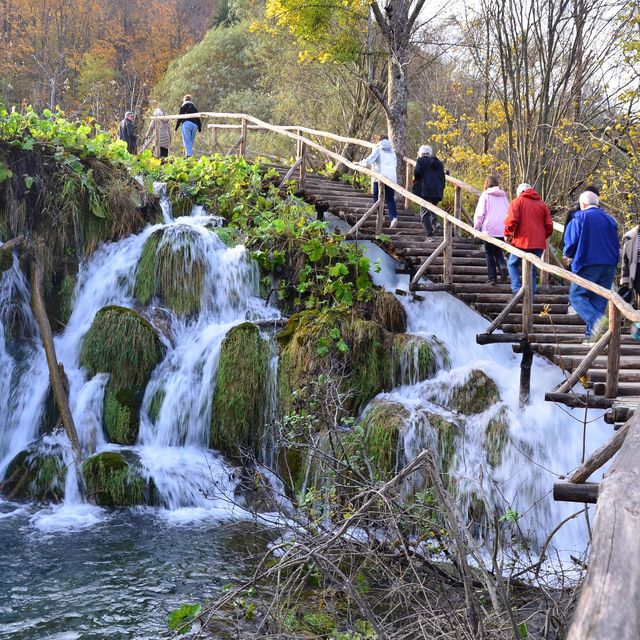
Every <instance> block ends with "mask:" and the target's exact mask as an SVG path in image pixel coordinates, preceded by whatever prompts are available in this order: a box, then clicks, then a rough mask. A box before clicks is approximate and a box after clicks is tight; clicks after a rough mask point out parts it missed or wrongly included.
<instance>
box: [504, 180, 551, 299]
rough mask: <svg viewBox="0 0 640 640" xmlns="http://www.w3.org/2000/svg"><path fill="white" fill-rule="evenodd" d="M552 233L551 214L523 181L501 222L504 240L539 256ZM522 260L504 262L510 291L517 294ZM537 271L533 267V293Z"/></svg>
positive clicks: (520, 278)
mask: <svg viewBox="0 0 640 640" xmlns="http://www.w3.org/2000/svg"><path fill="white" fill-rule="evenodd" d="M552 233H553V221H552V220H551V211H549V207H548V206H547V205H546V204H545V203H544V202H543V201H542V198H540V196H539V195H538V193H537V192H536V191H535V190H534V189H533V187H532V186H531V185H530V184H528V183H526V182H523V183H522V184H520V185H518V188H517V189H516V197H515V198H514V199H513V200H512V201H511V204H510V205H509V210H508V211H507V217H506V218H505V219H504V236H505V241H506V242H509V243H510V244H511V245H513V246H514V247H517V248H518V249H520V250H521V251H526V252H527V253H533V254H534V255H536V256H538V258H539V257H541V256H542V254H543V252H544V250H545V248H546V246H547V238H549V236H551V234H552ZM521 262H522V259H521V258H518V256H515V255H513V254H511V255H510V256H509V260H508V262H507V267H508V269H509V278H510V279H511V291H512V292H513V293H518V291H519V290H520V288H521V287H522V276H521V271H520V266H521V264H520V263H521ZM537 277H538V270H537V269H536V268H535V267H534V268H533V293H534V294H535V292H536V278H537Z"/></svg>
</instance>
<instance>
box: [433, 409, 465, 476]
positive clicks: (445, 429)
mask: <svg viewBox="0 0 640 640" xmlns="http://www.w3.org/2000/svg"><path fill="white" fill-rule="evenodd" d="M425 415H426V417H427V419H428V420H429V424H430V425H431V427H432V428H433V429H434V430H435V431H436V433H437V441H438V456H439V458H440V471H441V472H442V473H444V474H446V473H448V472H449V469H450V468H451V462H452V461H453V456H454V455H455V452H456V446H455V441H456V434H457V433H458V432H459V428H458V426H457V425H455V424H454V423H453V422H450V421H449V420H447V419H446V418H445V417H444V416H441V415H439V414H437V413H431V412H430V411H428V412H425Z"/></svg>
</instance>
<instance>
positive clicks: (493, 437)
mask: <svg viewBox="0 0 640 640" xmlns="http://www.w3.org/2000/svg"><path fill="white" fill-rule="evenodd" d="M508 434H509V416H508V413H507V410H506V408H504V407H503V408H502V409H500V411H499V412H498V413H497V414H496V415H495V416H494V417H493V418H491V420H489V422H487V427H486V429H485V432H484V446H485V451H486V455H487V462H488V463H489V464H490V465H491V466H492V467H493V468H496V467H498V466H500V463H501V462H502V454H503V452H504V448H505V446H506V444H507V441H508V439H509V435H508Z"/></svg>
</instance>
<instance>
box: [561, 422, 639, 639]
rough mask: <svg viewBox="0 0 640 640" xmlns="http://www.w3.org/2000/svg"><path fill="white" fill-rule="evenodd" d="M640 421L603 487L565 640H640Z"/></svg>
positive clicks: (630, 427) (630, 433) (632, 423)
mask: <svg viewBox="0 0 640 640" xmlns="http://www.w3.org/2000/svg"><path fill="white" fill-rule="evenodd" d="M638 460H640V415H639V414H638V413H637V412H636V414H635V415H634V417H633V418H632V419H631V421H630V426H629V431H628V433H627V437H626V439H625V441H624V443H623V445H622V447H621V448H620V450H619V452H618V454H617V456H616V458H615V459H614V461H613V463H612V465H611V467H610V469H609V471H608V472H607V473H606V475H605V476H604V478H603V480H602V482H601V483H600V490H599V492H598V511H597V513H596V517H595V521H594V526H593V540H592V545H591V554H590V558H589V569H588V571H587V577H586V579H585V581H584V583H583V585H582V592H581V594H580V599H579V601H578V605H577V607H576V610H575V612H574V615H573V623H572V625H571V629H570V630H569V634H568V636H567V640H586V639H587V638H593V639H594V640H595V639H596V638H597V639H601V638H602V639H603V640H604V639H607V640H608V639H610V638H611V639H613V638H615V640H637V638H640V580H639V579H638V575H639V574H638V567H640V536H639V535H638V531H640V465H639V464H638Z"/></svg>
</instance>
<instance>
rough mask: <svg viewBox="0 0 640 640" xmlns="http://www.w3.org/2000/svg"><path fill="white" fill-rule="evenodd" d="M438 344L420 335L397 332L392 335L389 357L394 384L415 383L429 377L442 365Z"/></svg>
mask: <svg viewBox="0 0 640 640" xmlns="http://www.w3.org/2000/svg"><path fill="white" fill-rule="evenodd" d="M436 349H439V345H438V344H435V345H434V343H432V342H431V341H429V340H425V339H424V338H421V337H420V336H414V335H408V334H398V335H395V336H393V348H392V351H391V357H392V360H393V363H392V371H393V383H394V386H397V385H401V384H416V383H417V382H421V381H422V380H427V379H428V378H431V377H432V376H433V375H434V374H435V373H436V372H437V371H438V369H439V367H440V366H441V365H442V360H443V358H442V357H441V353H440V352H438V351H437V350H436Z"/></svg>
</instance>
